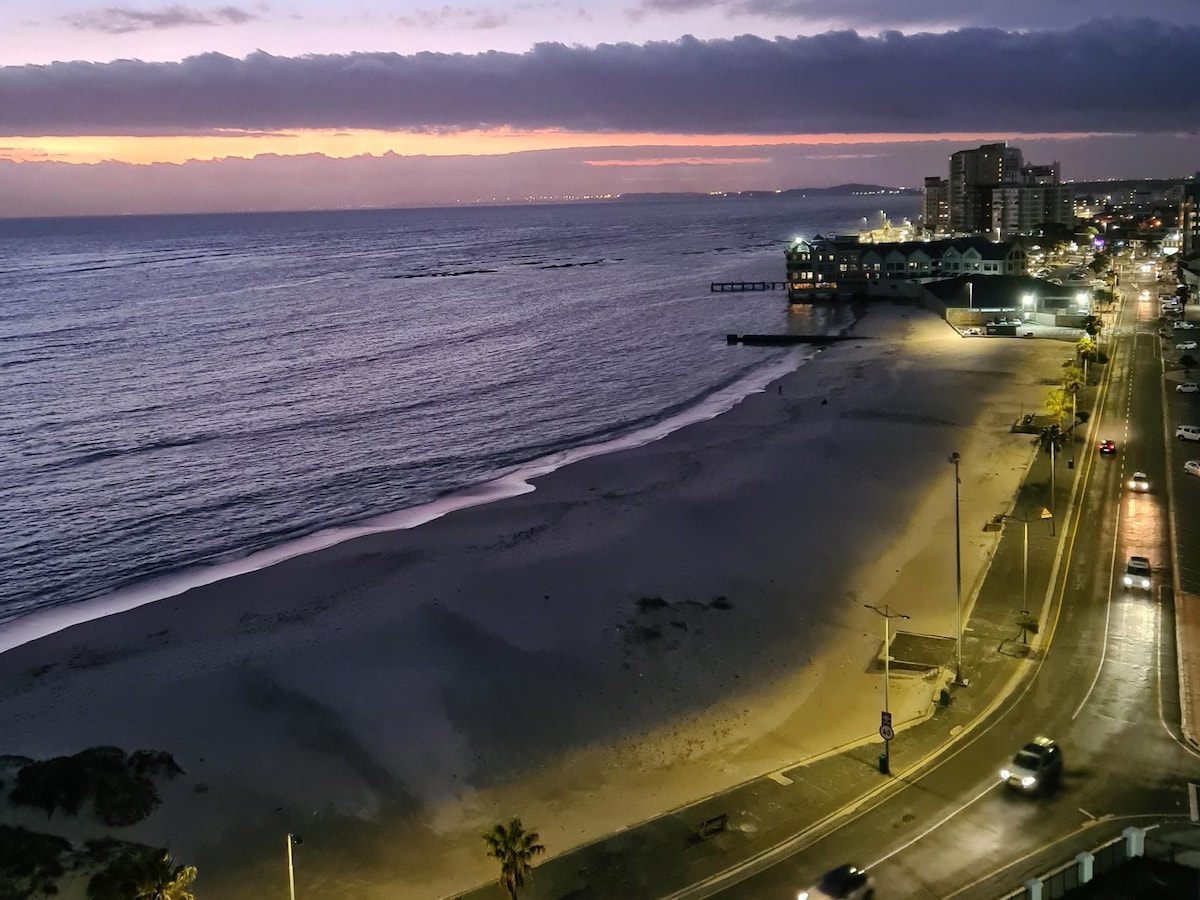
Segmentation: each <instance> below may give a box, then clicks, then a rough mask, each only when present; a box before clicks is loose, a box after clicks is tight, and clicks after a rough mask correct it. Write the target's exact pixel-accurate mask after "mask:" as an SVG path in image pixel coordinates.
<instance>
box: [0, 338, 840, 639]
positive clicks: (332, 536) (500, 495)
mask: <svg viewBox="0 0 1200 900" xmlns="http://www.w3.org/2000/svg"><path fill="white" fill-rule="evenodd" d="M817 352H818V349H817V348H816V347H813V346H810V347H806V348H797V349H796V350H794V351H793V352H790V353H785V354H783V355H781V356H780V357H779V358H778V359H776V360H772V361H771V362H769V363H766V364H765V365H763V366H761V367H759V368H756V369H755V370H754V371H753V372H751V373H749V374H748V375H746V376H744V377H743V378H740V379H738V380H737V381H735V382H733V383H732V384H730V385H728V386H726V387H724V388H721V389H720V390H718V391H715V392H714V393H712V394H710V395H709V396H707V397H706V398H704V400H702V401H701V402H699V403H697V404H696V405H695V406H693V407H690V408H688V409H685V410H683V411H681V412H679V413H677V414H676V415H674V416H671V417H669V418H667V419H664V420H663V421H661V422H656V423H655V424H653V425H649V426H647V427H646V428H643V429H640V430H638V431H635V432H633V433H631V434H628V435H624V436H623V437H619V438H614V439H612V440H609V441H602V442H600V443H597V444H589V445H585V446H582V447H575V448H572V449H570V450H564V451H561V452H559V453H554V454H551V455H550V456H545V457H542V458H540V459H536V460H533V461H531V462H529V463H526V464H524V465H522V466H520V467H519V468H517V469H516V470H514V471H512V472H510V473H508V474H506V475H503V476H501V477H499V478H496V479H494V480H492V481H488V482H484V483H481V484H476V485H472V486H471V487H468V488H464V489H463V490H460V491H455V492H454V493H452V494H447V495H446V496H444V497H439V498H438V499H437V500H433V501H431V502H429V503H425V504H422V505H420V506H414V507H411V508H409V509H402V510H399V511H397V512H393V513H385V514H384V515H381V516H376V517H375V518H373V519H367V520H365V521H363V522H360V523H359V524H357V525H345V526H338V527H336V528H328V529H325V530H323V531H318V532H314V533H313V534H310V535H307V536H305V537H302V538H297V539H296V540H293V541H288V542H287V543H285V544H281V545H279V546H278V547H272V548H270V549H268V550H261V551H258V552H256V553H252V554H250V555H248V556H245V557H243V558H242V559H237V560H231V561H228V562H223V563H219V564H217V565H212V566H199V567H195V568H191V569H185V570H183V571H180V572H177V573H175V574H172V575H167V576H164V577H161V578H155V579H153V580H151V581H147V582H145V583H143V584H139V585H135V586H133V587H129V588H125V589H122V590H119V591H114V592H113V593H111V594H106V595H105V596H103V597H97V598H94V599H91V600H84V601H81V602H79V603H72V604H68V605H65V606H56V607H48V608H46V609H41V610H38V611H36V612H32V613H29V614H27V615H24V616H20V617H18V618H16V619H13V620H12V621H10V622H6V623H4V624H3V625H0V653H4V652H7V651H9V650H12V649H13V648H15V647H20V646H21V645H23V644H28V643H30V642H32V641H36V640H38V639H39V638H43V637H47V636H48V635H51V634H55V633H56V632H59V631H62V630H64V629H66V628H70V627H71V626H73V625H80V624H82V623H84V622H91V621H94V620H96V619H102V618H104V617H106V616H113V615H117V614H119V613H123V612H128V611H129V610H131V609H136V608H137V607H139V606H145V605H146V604H149V603H155V602H157V601H159V600H166V599H168V598H170V597H176V596H178V595H180V594H182V593H184V592H185V591H189V590H191V589H192V588H198V587H203V586H205V585H209V584H214V583H215V582H218V581H224V580H225V579H227V578H234V577H236V576H238V575H244V574H246V573H249V572H256V571H258V570H260V569H265V568H268V567H270V566H273V565H275V564H277V563H281V562H283V561H285V560H288V559H293V558H295V557H297V556H303V555H304V554H306V553H315V552H316V551H318V550H324V549H327V548H329V547H333V546H335V545H337V544H341V543H345V542H346V541H350V540H354V539H355V538H359V537H364V536H366V535H370V534H379V533H381V532H387V531H403V530H405V529H408V528H416V527H417V526H418V525H424V524H425V523H426V522H432V521H433V520H434V519H440V518H441V517H442V516H444V515H447V514H448V513H451V512H454V511H456V510H460V509H467V508H470V507H472V506H482V505H483V504H485V503H492V502H494V501H496V500H504V499H506V498H508V497H517V496H519V495H521V494H527V493H529V492H531V491H533V490H534V486H533V485H532V484H531V483H530V482H531V480H532V479H535V478H539V477H541V476H543V475H548V474H550V473H551V472H554V471H556V470H558V469H561V468H562V467H564V466H568V465H570V464H571V463H576V462H581V461H583V460H585V459H590V458H592V457H594V456H602V455H604V454H606V453H615V452H617V451H619V450H630V449H633V448H635V447H642V446H645V445H646V444H650V443H653V442H654V441H657V440H661V439H662V438H664V437H666V436H667V435H669V434H670V433H671V432H673V431H678V430H679V429H680V428H684V427H686V426H688V425H692V424H695V423H697V422H703V421H706V420H708V419H713V418H716V417H717V416H719V415H721V414H722V413H725V412H728V411H729V410H730V409H732V408H733V407H735V406H736V405H737V404H738V403H740V402H741V401H742V400H744V399H745V398H746V397H748V396H750V395H751V394H761V393H762V392H763V391H764V390H765V389H766V387H767V385H769V384H771V383H772V382H774V381H776V380H778V379H779V378H782V377H783V376H784V375H787V374H788V373H790V372H793V371H795V370H796V369H797V368H798V367H799V366H800V365H801V364H802V363H803V362H805V361H806V360H807V359H811V358H812V356H814V355H815V354H816V353H817Z"/></svg>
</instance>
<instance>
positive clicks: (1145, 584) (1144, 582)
mask: <svg viewBox="0 0 1200 900" xmlns="http://www.w3.org/2000/svg"><path fill="white" fill-rule="evenodd" d="M1142 587H1143V588H1145V589H1146V590H1150V579H1149V578H1143V579H1142Z"/></svg>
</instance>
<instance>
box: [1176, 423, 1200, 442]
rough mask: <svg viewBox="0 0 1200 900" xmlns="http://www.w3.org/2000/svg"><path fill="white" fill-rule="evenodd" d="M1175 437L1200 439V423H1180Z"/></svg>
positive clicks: (1191, 439) (1184, 439)
mask: <svg viewBox="0 0 1200 900" xmlns="http://www.w3.org/2000/svg"><path fill="white" fill-rule="evenodd" d="M1175 437H1177V438H1179V440H1181V441H1200V425H1178V426H1176V428H1175Z"/></svg>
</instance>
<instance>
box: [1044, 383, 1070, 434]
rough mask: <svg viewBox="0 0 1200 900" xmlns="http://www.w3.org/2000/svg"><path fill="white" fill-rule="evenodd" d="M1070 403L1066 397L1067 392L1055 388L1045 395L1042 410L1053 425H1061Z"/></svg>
mask: <svg viewBox="0 0 1200 900" xmlns="http://www.w3.org/2000/svg"><path fill="white" fill-rule="evenodd" d="M1070 405H1071V401H1070V398H1069V397H1068V396H1067V392H1066V391H1065V390H1064V389H1062V388H1057V389H1055V390H1053V391H1050V392H1049V393H1048V394H1046V404H1045V406H1044V409H1045V410H1046V415H1048V416H1050V417H1051V418H1052V419H1054V421H1055V424H1057V425H1061V424H1062V419H1063V416H1065V415H1066V414H1067V409H1068V408H1069V407H1070Z"/></svg>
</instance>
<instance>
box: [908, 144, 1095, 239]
mask: <svg viewBox="0 0 1200 900" xmlns="http://www.w3.org/2000/svg"><path fill="white" fill-rule="evenodd" d="M943 185H944V186H945V187H944V189H943ZM943 190H944V192H945V201H946V213H945V218H944V219H943V218H942V216H941V212H940V207H939V204H940V200H941V194H942V191H943ZM1074 221H1075V211H1074V200H1073V195H1072V192H1071V188H1070V186H1069V185H1064V184H1062V183H1061V180H1060V171H1059V164H1058V163H1057V162H1055V163H1051V164H1050V165H1025V163H1024V159H1023V157H1022V154H1021V151H1020V149H1019V148H1017V147H1010V146H1008V144H1007V142H1000V143H995V144H983V145H981V146H980V147H977V148H975V149H973V150H959V151H957V152H956V153H953V154H951V156H950V166H949V178H947V179H944V180H943V179H941V178H938V177H936V176H933V177H929V178H926V179H925V196H924V203H923V220H922V224H923V225H924V227H925V228H926V229H927V230H930V231H933V232H935V233H941V232H944V231H949V232H951V233H955V234H987V235H989V236H992V237H995V238H1011V237H1015V236H1017V235H1020V234H1031V233H1033V232H1034V231H1035V230H1036V228H1037V227H1038V226H1039V225H1042V224H1043V223H1047V222H1054V223H1058V224H1062V225H1071V224H1074ZM943 222H944V223H945V225H944V226H943V224H942V223H943Z"/></svg>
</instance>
